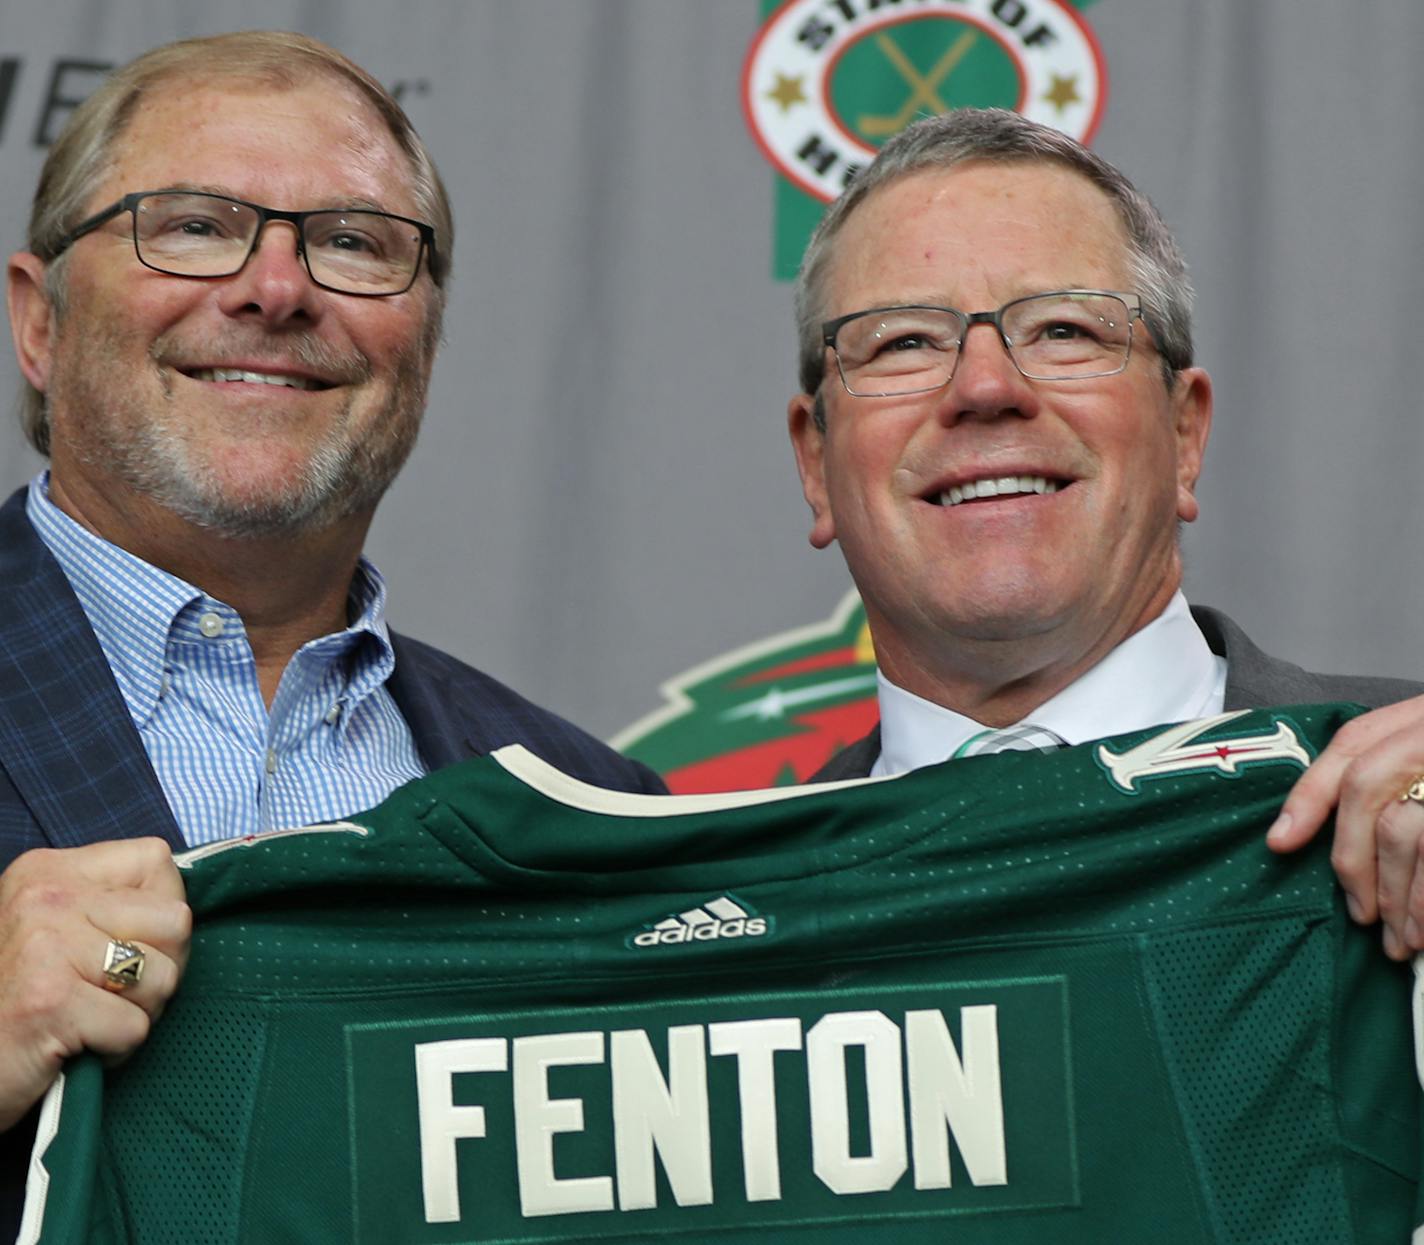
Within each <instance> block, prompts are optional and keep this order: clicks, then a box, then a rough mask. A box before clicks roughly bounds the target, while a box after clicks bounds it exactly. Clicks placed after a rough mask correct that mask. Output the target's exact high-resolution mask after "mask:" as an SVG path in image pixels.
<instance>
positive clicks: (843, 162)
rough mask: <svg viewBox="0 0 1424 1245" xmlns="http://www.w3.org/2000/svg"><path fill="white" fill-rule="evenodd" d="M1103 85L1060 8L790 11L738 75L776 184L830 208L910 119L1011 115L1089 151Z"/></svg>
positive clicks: (1073, 23)
mask: <svg viewBox="0 0 1424 1245" xmlns="http://www.w3.org/2000/svg"><path fill="white" fill-rule="evenodd" d="M1106 92H1107V78H1106V73H1105V70H1104V66H1103V61H1102V53H1101V52H1100V51H1099V49H1098V45H1097V40H1096V39H1095V38H1094V37H1093V34H1092V31H1091V30H1090V29H1089V28H1088V27H1087V25H1086V24H1085V23H1084V22H1083V19H1082V17H1081V15H1079V13H1078V12H1077V11H1076V10H1075V9H1073V8H1072V7H1071V6H1070V5H1069V4H1068V3H1067V2H1066V0H922V3H920V4H918V5H916V7H915V12H914V14H913V15H909V16H907V15H905V13H904V12H903V11H902V10H901V9H900V6H899V5H898V4H882V5H873V6H872V5H867V4H859V3H852V2H851V0H844V2H836V3H825V2H824V0H788V3H786V4H784V5H782V7H781V8H780V9H778V10H777V11H776V12H775V13H774V14H773V15H772V16H771V18H770V19H769V20H768V21H767V23H766V25H764V26H763V27H762V28H761V30H760V31H759V32H758V34H757V37H756V39H755V40H754V41H753V43H752V46H751V49H750V50H749V51H748V53H747V59H746V63H745V65H744V66H743V71H742V104H743V108H744V110H745V112H746V116H747V122H748V125H749V126H750V127H751V131H752V135H753V137H754V138H755V139H756V141H757V143H758V144H759V145H760V146H761V148H762V151H763V152H764V153H765V154H766V157H767V159H769V160H770V161H771V163H772V164H773V165H774V166H775V167H776V169H777V170H778V172H780V173H781V174H782V175H783V176H784V177H786V178H787V179H788V180H790V181H791V182H792V183H794V184H795V185H797V186H799V187H800V188H801V189H802V190H804V191H806V192H807V193H808V194H811V195H813V196H815V197H816V198H818V199H822V200H825V201H827V202H829V201H830V200H831V199H834V198H835V197H836V196H837V195H838V194H839V193H840V192H841V190H842V189H843V188H844V187H845V185H846V183H847V182H848V181H850V179H851V178H852V177H854V175H855V174H856V172H858V171H859V169H860V168H861V167H862V166H863V165H864V164H866V163H867V162H868V161H869V160H871V159H873V158H874V156H875V152H876V151H877V150H878V149H879V147H880V146H881V144H882V143H884V142H885V140H886V139H887V138H889V137H890V136H891V135H892V134H895V133H898V132H899V131H900V130H902V129H904V127H905V126H907V125H909V124H910V123H911V122H912V121H914V120H915V119H916V118H919V117H926V116H932V115H934V114H936V113H941V112H948V111H949V110H950V109H952V108H962V107H978V108H984V107H999V108H1012V109H1014V110H1015V111H1017V112H1021V113H1023V114H1024V115H1025V116H1027V117H1030V118H1032V119H1033V120H1035V121H1039V122H1042V123H1044V124H1046V125H1051V126H1054V127H1055V128H1056V129H1060V130H1062V131H1063V132H1064V133H1066V134H1069V135H1071V136H1072V137H1074V138H1076V139H1078V140H1080V141H1082V142H1087V141H1088V140H1089V139H1090V138H1091V137H1092V134H1093V132H1094V131H1095V130H1096V129H1097V125H1098V122H1099V120H1100V119H1101V116H1102V109H1103V103H1104V101H1105V98H1106Z"/></svg>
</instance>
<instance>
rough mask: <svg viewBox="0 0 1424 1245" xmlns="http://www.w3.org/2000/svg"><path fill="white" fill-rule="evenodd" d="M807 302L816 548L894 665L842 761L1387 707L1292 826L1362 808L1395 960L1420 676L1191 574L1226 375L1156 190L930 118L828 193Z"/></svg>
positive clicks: (1332, 767) (1376, 903) (1414, 805)
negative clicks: (840, 566)
mask: <svg viewBox="0 0 1424 1245" xmlns="http://www.w3.org/2000/svg"><path fill="white" fill-rule="evenodd" d="M797 318H798V329H799V337H800V343H799V348H800V383H801V389H802V392H800V393H798V394H797V395H796V396H795V397H793V398H792V399H791V402H790V406H789V409H788V417H789V423H790V432H791V440H792V443H793V446H794V449H795V452H796V461H797V465H798V468H799V471H800V475H801V481H802V488H803V492H804V494H805V497H806V501H807V502H808V504H809V505H810V507H811V512H812V516H813V523H812V529H811V543H812V544H813V545H815V546H816V547H817V548H823V547H825V546H827V545H829V544H830V543H831V542H832V541H835V542H837V543H839V545H840V547H841V551H842V553H843V555H844V557H845V559H846V562H847V564H848V566H849V568H850V571H851V575H852V577H853V578H854V579H855V582H856V585H857V587H858V588H859V590H860V595H861V598H862V600H863V601H864V603H865V610H866V616H867V620H868V623H869V626H870V632H871V636H872V638H873V640H874V644H875V653H876V660H877V663H878V666H879V674H878V678H879V701H880V726H879V727H877V729H876V730H875V731H874V732H872V734H871V735H870V736H868V737H867V738H865V739H863V740H861V741H860V742H858V743H857V744H855V745H853V746H852V747H850V748H849V749H847V750H846V751H844V752H843V753H841V754H840V755H838V756H837V757H836V758H834V759H833V760H832V761H831V763H830V764H829V765H828V766H827V767H826V768H825V769H824V770H822V772H821V774H820V775H818V777H820V778H846V777H855V776H861V775H866V774H877V775H878V774H894V773H900V772H903V771H905V770H909V769H914V768H917V767H919V766H922V765H927V764H930V763H933V762H936V761H941V760H944V759H946V758H950V757H954V756H964V755H972V754H974V753H976V752H980V751H992V750H997V749H1000V748H1003V747H1005V746H1010V747H1032V746H1056V745H1057V744H1060V743H1064V742H1066V743H1070V744H1074V743H1081V742H1083V741H1085V740H1089V739H1096V738H1099V737H1102V736H1106V735H1112V734H1118V733H1122V732H1126V731H1133V730H1139V729H1143V728H1145V727H1149V726H1152V725H1156V724H1159V723H1165V722H1176V721H1183V720H1187V719H1193V718H1202V717H1208V716H1211V715H1214V714H1218V713H1221V712H1222V711H1223V710H1228V711H1229V710H1234V709H1240V708H1248V707H1260V706H1266V705H1273V704H1283V703H1291V702H1301V701H1326V700H1347V701H1359V702H1361V703H1363V704H1366V705H1369V706H1388V707H1386V708H1381V709H1377V710H1376V711H1375V712H1373V713H1369V714H1366V715H1364V716H1362V717H1360V718H1357V719H1355V720H1354V721H1353V722H1351V723H1350V724H1349V725H1348V726H1347V727H1346V728H1345V729H1344V730H1342V731H1341V732H1339V733H1338V734H1337V735H1336V737H1335V740H1334V742H1333V743H1332V744H1331V746H1330V747H1329V748H1327V749H1326V750H1325V751H1324V752H1323V753H1322V754H1321V756H1320V757H1319V758H1318V759H1317V760H1316V762H1315V764H1313V765H1312V766H1311V767H1310V769H1309V770H1307V772H1306V773H1305V775H1304V776H1303V777H1302V778H1301V780H1300V782H1299V783H1298V784H1297V786H1296V788H1295V790H1294V791H1293V792H1292V794H1291V796H1290V798H1289V799H1288V800H1287V801H1286V804H1285V806H1284V808H1283V810H1282V813H1281V817H1280V818H1279V820H1278V821H1277V823H1276V825H1275V826H1274V827H1273V828H1272V830H1271V833H1270V836H1269V840H1268V841H1269V842H1270V844H1271V846H1272V847H1274V848H1276V849H1278V850H1291V849H1293V848H1296V847H1299V846H1300V845H1301V844H1303V843H1304V842H1305V841H1307V840H1308V839H1309V838H1310V837H1311V836H1312V835H1313V834H1314V833H1315V832H1316V830H1317V829H1318V828H1319V826H1320V825H1321V824H1323V822H1324V821H1325V819H1326V818H1327V817H1328V816H1329V814H1330V813H1331V812H1332V811H1335V812H1336V838H1335V848H1334V860H1335V864H1336V868H1337V871H1338V872H1339V874H1340V877H1341V880H1342V881H1343V882H1344V884H1345V886H1346V888H1347V891H1348V892H1349V894H1350V906H1351V911H1352V913H1353V914H1354V915H1355V917H1356V918H1357V919H1359V920H1362V921H1370V920H1373V919H1374V918H1375V915H1376V913H1377V912H1381V911H1382V912H1383V915H1384V916H1385V918H1386V922H1387V924H1386V929H1385V932H1384V940H1385V947H1386V950H1387V951H1388V952H1389V953H1390V954H1391V955H1392V956H1393V957H1395V958H1404V956H1405V955H1406V954H1408V952H1410V951H1412V950H1417V949H1419V948H1421V947H1424V936H1421V931H1420V927H1419V925H1420V919H1421V914H1424V883H1420V882H1415V881H1413V879H1414V877H1415V867H1416V860H1417V859H1418V847H1417V844H1418V842H1419V839H1420V833H1421V830H1424V701H1421V700H1419V699H1411V698H1416V697H1417V696H1418V693H1419V692H1420V691H1421V690H1422V689H1421V687H1420V686H1419V685H1416V684H1412V683H1406V682H1402V681H1398V680H1390V679H1374V678H1345V677H1339V676H1329V675H1319V674H1313V673H1309V672H1307V671H1304V670H1302V669H1300V668H1299V667H1297V666H1294V665H1291V664H1289V663H1287V662H1283V661H1279V660H1277V659H1275V658H1273V657H1269V656H1267V655H1266V654H1265V653H1263V652H1262V651H1261V650H1260V649H1258V648H1257V647H1256V646H1255V645H1253V644H1252V643H1251V641H1250V640H1249V639H1248V638H1247V637H1246V636H1245V635H1244V634H1243V633H1242V632H1241V630H1240V629H1239V628H1238V627H1237V626H1236V625H1235V624H1234V623H1232V621H1231V620H1230V619H1229V618H1227V617H1226V616H1225V615H1224V614H1221V613H1220V612H1218V611H1215V610H1211V609H1206V608H1199V607H1198V608H1189V607H1188V605H1187V602H1186V601H1185V599H1184V598H1183V596H1182V592H1181V581H1182V559H1181V553H1180V549H1179V545H1178V529H1179V525H1180V524H1182V523H1190V522H1191V521H1192V520H1193V519H1195V518H1196V516H1197V509H1198V506H1197V499H1196V496H1195V485H1196V480H1197V475H1198V472H1199V471H1200V469H1201V463H1202V455H1203V452H1204V450H1205V448H1206V442H1207V434H1208V431H1209V429H1210V424H1211V413H1212V389H1211V382H1210V379H1209V378H1208V376H1207V374H1206V372H1204V371H1203V370H1202V369H1201V368H1199V367H1197V366H1195V364H1194V361H1193V355H1192V337H1191V288H1190V285H1189V283H1188V280H1187V274H1186V266H1185V264H1184V262H1183V259H1182V256H1181V253H1180V252H1179V250H1178V248H1177V246H1176V244H1175V242H1174V241H1173V240H1172V237H1171V235H1170V233H1169V232H1168V230H1167V228H1166V225H1165V224H1164V223H1163V221H1162V219H1161V217H1160V216H1159V214H1158V213H1157V211H1156V209H1155V208H1154V207H1153V206H1152V204H1151V203H1150V202H1149V201H1148V200H1147V198H1146V197H1145V196H1144V195H1142V194H1141V193H1140V192H1139V191H1137V190H1136V189H1135V188H1134V187H1133V186H1132V185H1131V184H1130V183H1129V182H1128V181H1127V179H1126V178H1125V177H1123V176H1122V174H1121V173H1119V172H1118V171H1117V170H1116V169H1114V168H1113V167H1112V166H1111V165H1109V164H1107V163H1106V162H1105V161H1103V160H1102V159H1100V158H1099V157H1097V156H1096V155H1094V154H1093V153H1091V152H1089V151H1087V150H1086V149H1084V148H1083V147H1081V146H1080V145H1079V144H1077V143H1075V142H1074V141H1072V140H1071V139H1069V138H1067V137H1065V136H1064V135H1062V134H1060V133H1058V132H1057V131H1054V130H1051V129H1048V128H1046V127H1043V126H1040V125H1037V124H1035V123H1033V122H1031V121H1028V120H1026V119H1025V118H1023V117H1021V116H1019V115H1017V114H1015V113H1011V112H1005V111H998V110H987V111H975V110H968V109H965V110H960V111H955V112H951V113H948V114H945V115H942V116H938V117H933V118H930V119H928V120H925V121H921V122H919V123H917V124H915V125H913V126H911V127H910V128H908V129H906V130H904V131H902V132H901V133H900V134H898V135H897V136H896V137H894V138H893V139H891V140H890V141H889V142H888V143H887V144H886V145H885V146H884V147H883V148H882V149H881V151H880V153H879V155H878V156H877V158H876V159H875V161H874V163H872V164H871V165H870V166H869V167H868V168H867V169H866V170H865V171H864V172H863V173H862V174H861V175H860V176H859V178H858V179H857V180H856V181H855V182H854V183H853V184H852V186H851V187H850V188H849V189H848V190H847V192H846V193H845V194H844V195H843V196H842V197H841V198H840V199H839V200H838V201H837V202H836V203H835V204H833V205H832V206H831V208H830V209H829V210H828V211H827V213H826V215H825V217H824V219H823V220H822V222H821V224H820V227H819V228H818V230H817V231H816V234H815V236H814V237H813V239H812V241H811V243H810V246H809V248H808V250H807V252H806V256H805V258H804V261H803V263H802V267H801V273H800V278H799V285H798V290H797ZM1401 796H1403V797H1404V798H1401ZM1411 895H1412V896H1413V903H1412V904H1411ZM1411 913H1412V914H1413V919H1411Z"/></svg>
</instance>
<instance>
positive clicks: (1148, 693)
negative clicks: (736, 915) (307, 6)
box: [870, 592, 1226, 778]
mask: <svg viewBox="0 0 1424 1245" xmlns="http://www.w3.org/2000/svg"><path fill="white" fill-rule="evenodd" d="M876 681H877V685H878V695H879V700H880V756H879V757H878V758H877V759H876V762H875V764H874V766H872V767H871V770H870V773H871V775H872V776H873V777H876V778H879V777H883V776H885V775H887V774H903V773H905V772H906V771H907V770H912V769H919V768H920V767H921V766H922V765H934V764H936V763H937V762H939V761H944V760H947V759H948V758H949V757H950V756H952V755H953V754H954V752H955V750H956V749H957V748H959V747H960V745H961V744H963V743H964V742H965V740H967V739H969V738H970V737H971V736H973V735H977V734H979V733H980V732H981V731H983V730H984V729H985V726H984V724H983V723H982V722H976V721H974V719H973V718H968V717H965V716H964V715H963V714H962V713H956V712H955V711H954V710H953V709H946V708H944V707H943V706H942V705H936V704H934V703H932V702H931V701H928V700H924V699H923V698H921V697H919V696H916V695H915V694H914V693H913V692H907V691H906V690H905V689H904V688H903V687H897V686H896V685H895V684H894V683H892V682H890V680H889V679H887V678H886V677H885V676H884V675H883V674H881V673H880V672H879V671H877V672H876ZM1225 701H1226V658H1224V657H1218V656H1217V655H1216V654H1215V653H1213V652H1212V651H1211V649H1210V648H1208V647H1207V642H1206V638H1205V637H1204V636H1203V635H1202V633H1201V630H1200V628H1198V626H1197V624H1196V622H1195V620H1193V618H1192V615H1191V611H1190V610H1189V609H1188V608H1187V601H1186V598H1185V597H1184V596H1183V595H1182V594H1181V593H1180V592H1178V593H1177V594H1176V595H1175V596H1173V598H1172V599H1171V601H1170V602H1168V604H1167V608H1166V609H1165V610H1163V611H1162V613H1161V614H1159V615H1158V616H1157V617H1156V618H1155V619H1153V620H1152V621H1151V622H1150V623H1148V624H1147V626H1145V627H1143V628H1142V630H1140V631H1138V632H1135V633H1134V634H1133V635H1130V636H1128V638H1127V639H1126V640H1124V641H1123V642H1122V643H1121V644H1119V645H1118V646H1117V647H1116V648H1115V649H1113V650H1112V652H1110V653H1109V654H1108V655H1107V656H1106V657H1104V658H1103V659H1102V661H1100V662H1099V663H1098V664H1097V665H1096V666H1094V667H1093V668H1092V669H1091V670H1089V671H1088V672H1087V673H1086V674H1084V675H1082V676H1081V677H1079V678H1078V679H1076V680H1075V681H1074V682H1072V683H1070V684H1069V685H1068V686H1067V687H1065V688H1064V689H1063V690H1062V691H1061V692H1059V693H1058V695H1056V696H1054V697H1053V698H1052V699H1051V700H1048V701H1045V702H1044V703H1043V704H1041V705H1040V706H1039V707H1038V708H1037V709H1035V710H1034V711H1033V713H1032V714H1030V715H1029V716H1028V717H1027V718H1025V719H1024V721H1029V722H1033V723H1034V724H1035V725H1037V726H1043V727H1047V728H1048V729H1049V730H1051V731H1053V732H1054V733H1055V734H1057V735H1058V736H1060V737H1061V738H1062V739H1064V740H1066V741H1067V742H1068V743H1070V744H1080V743H1085V742H1087V741H1088V740H1090V739H1101V738H1103V737H1104V736H1107V735H1121V734H1123V733H1124V732H1126V731H1137V730H1143V729H1145V728H1146V727H1149V726H1156V725H1158V724H1159V723H1162V722H1185V721H1189V720H1190V719H1192V718H1204V717H1210V716H1212V715H1213V714H1217V713H1220V712H1221V710H1222V705H1223V704H1224V703H1225Z"/></svg>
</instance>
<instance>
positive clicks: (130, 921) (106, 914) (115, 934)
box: [84, 891, 193, 966]
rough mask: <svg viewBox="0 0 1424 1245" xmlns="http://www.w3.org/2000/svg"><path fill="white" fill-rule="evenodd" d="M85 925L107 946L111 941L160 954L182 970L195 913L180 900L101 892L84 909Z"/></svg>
mask: <svg viewBox="0 0 1424 1245" xmlns="http://www.w3.org/2000/svg"><path fill="white" fill-rule="evenodd" d="M84 916H85V924H86V925H87V926H88V927H89V929H91V930H92V931H94V932H95V933H97V934H99V935H100V936H101V938H102V941H103V942H104V943H107V942H108V940H109V939H110V938H117V939H119V940H120V941H121V942H132V943H141V944H143V945H144V946H147V947H152V948H155V949H156V950H158V951H161V952H162V953H163V954H164V955H166V956H167V957H169V958H170V959H172V960H174V961H176V962H177V963H178V964H179V965H180V966H182V965H185V964H187V962H188V942H189V939H190V938H191V937H192V933H193V913H192V909H190V908H189V907H188V905H187V904H186V903H184V902H183V901H182V900H180V899H169V898H165V897H160V896H157V895H152V894H150V893H148V892H146V891H100V892H97V893H96V894H94V895H92V896H91V897H90V898H89V903H88V905H87V906H86V907H85V909H84Z"/></svg>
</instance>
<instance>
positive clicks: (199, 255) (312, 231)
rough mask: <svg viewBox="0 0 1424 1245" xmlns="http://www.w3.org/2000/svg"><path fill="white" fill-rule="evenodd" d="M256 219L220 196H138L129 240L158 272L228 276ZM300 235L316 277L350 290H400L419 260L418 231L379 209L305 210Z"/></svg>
mask: <svg viewBox="0 0 1424 1245" xmlns="http://www.w3.org/2000/svg"><path fill="white" fill-rule="evenodd" d="M261 219H262V218H261V216H260V215H259V214H258V213H257V212H256V211H255V210H254V209H253V208H251V207H249V206H247V205H246V204H244V203H238V202H235V201H234V200H231V199H224V198H222V197H220V196H215V195H204V194H179V193H174V194H167V193H165V194H152V195H145V196H144V197H143V198H142V199H140V200H139V202H138V204H137V205H136V206H135V208H134V241H135V243H136V244H137V246H138V254H139V258H140V259H141V260H142V261H143V262H144V263H145V264H148V265H149V266H150V267H153V268H157V269H159V270H160V271H162V272H167V273H172V274H174V275H177V276H190V277H218V276H227V275H229V274H231V273H235V272H237V271H238V270H239V269H240V268H241V267H242V266H243V264H244V263H245V262H246V260H247V256H248V254H249V253H250V251H251V250H252V244H253V239H254V238H255V237H256V235H257V230H258V227H259V225H260V223H261ZM302 240H303V249H304V251H305V253H306V260H307V264H308V266H309V268H310V271H311V275H312V277H313V278H314V279H315V280H317V281H319V282H321V283H322V284H323V285H329V286H331V287H332V288H334V289H338V290H348V291H350V292H352V293H357V294H378V293H384V292H387V291H391V290H401V289H404V288H405V287H406V286H407V285H408V284H409V283H410V280H411V277H412V275H413V274H414V272H415V268H416V265H417V264H418V263H419V262H420V232H419V231H418V230H416V229H414V228H412V227H411V226H410V225H409V224H407V223H405V222H404V221H400V220H396V219H395V218H393V217H390V216H386V215H384V214H383V213H381V212H367V211H361V210H352V211H331V212H312V213H310V214H308V215H307V216H306V217H305V218H304V219H303V221H302Z"/></svg>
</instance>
